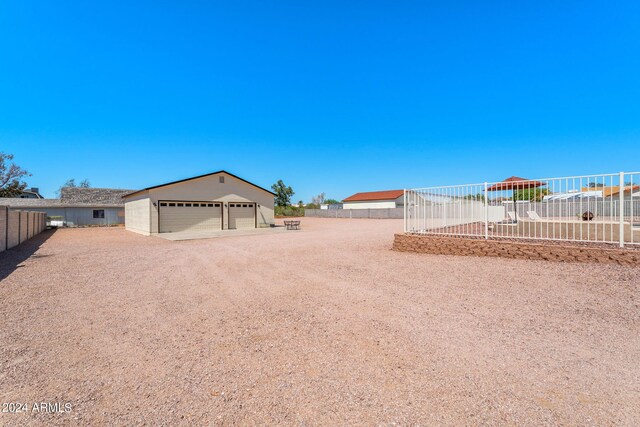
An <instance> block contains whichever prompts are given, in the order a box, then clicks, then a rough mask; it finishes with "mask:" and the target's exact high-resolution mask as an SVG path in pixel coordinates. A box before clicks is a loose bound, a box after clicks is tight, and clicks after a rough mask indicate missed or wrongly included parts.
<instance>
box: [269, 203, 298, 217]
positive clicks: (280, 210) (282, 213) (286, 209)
mask: <svg viewBox="0 0 640 427" xmlns="http://www.w3.org/2000/svg"><path fill="white" fill-rule="evenodd" d="M275 216H276V218H282V217H288V216H304V208H303V207H298V206H276V207H275Z"/></svg>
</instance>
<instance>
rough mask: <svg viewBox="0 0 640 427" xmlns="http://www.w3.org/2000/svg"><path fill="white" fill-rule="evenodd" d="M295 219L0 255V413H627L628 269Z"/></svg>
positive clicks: (585, 416)
mask: <svg viewBox="0 0 640 427" xmlns="http://www.w3.org/2000/svg"><path fill="white" fill-rule="evenodd" d="M302 227H303V230H302V231H291V232H284V233H277V234H270V235H257V236H239V237H224V238H216V239H209V240H195V241H184V242H170V241H166V240H163V239H159V238H154V237H143V236H139V235H136V234H133V233H129V232H126V231H125V230H123V229H120V228H88V229H65V230H58V231H55V232H45V233H44V235H42V236H38V237H36V238H34V239H32V241H30V242H29V243H26V244H24V245H22V246H21V247H19V248H16V249H13V250H10V251H8V252H4V253H2V254H0V278H1V279H2V280H1V282H0V300H1V301H2V304H1V306H0V364H1V370H0V401H1V402H22V403H27V404H28V405H29V411H27V412H26V413H19V414H12V413H0V425H24V424H26V425H30V424H31V425H40V424H43V423H47V424H53V425H76V424H81V425H91V426H95V425H101V424H111V425H127V426H128V425H139V424H150V425H180V424H196V425H213V424H223V425H226V424H237V425H246V424H256V423H264V424H297V425H336V424H340V425H345V424H351V425H353V424H355V425H370V424H384V425H389V424H393V423H397V424H402V425H406V424H422V425H434V424H449V425H452V424H454V425H469V424H492V425H497V424H520V425H540V424H547V425H549V424H564V425H629V426H633V425H640V271H639V270H638V269H633V268H625V267H620V266H612V265H595V264H594V265H591V264H563V263H547V262H533V261H519V260H507V259H500V258H471V257H447V256H432V255H419V254H410V253H397V252H392V251H391V250H390V248H391V244H392V241H393V234H394V233H395V232H399V231H400V230H401V229H402V221H401V220H366V219H365V220H348V219H344V220H341V219H320V218H305V219H303V220H302ZM38 245H40V246H39V248H38ZM36 249H37V250H36ZM34 251H35V252H34ZM34 402H60V403H61V404H62V405H64V403H71V405H72V409H71V411H70V412H67V413H54V414H47V413H43V412H33V411H32V410H31V409H32V408H31V405H32V404H33V403H34Z"/></svg>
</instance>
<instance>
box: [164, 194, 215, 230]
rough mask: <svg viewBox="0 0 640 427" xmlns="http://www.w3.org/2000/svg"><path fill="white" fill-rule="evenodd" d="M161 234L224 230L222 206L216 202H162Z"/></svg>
mask: <svg viewBox="0 0 640 427" xmlns="http://www.w3.org/2000/svg"><path fill="white" fill-rule="evenodd" d="M158 212H159V215H160V233H171V232H176V231H212V230H221V229H222V204H221V203H215V202H213V203H212V202H187V201H181V202H176V201H172V202H169V201H166V202H162V201H161V202H160V210H159V211H158Z"/></svg>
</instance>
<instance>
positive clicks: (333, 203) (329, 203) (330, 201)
mask: <svg viewBox="0 0 640 427" xmlns="http://www.w3.org/2000/svg"><path fill="white" fill-rule="evenodd" d="M324 202H325V203H326V204H327V205H339V204H340V202H339V201H337V200H336V199H327V200H325V201H324Z"/></svg>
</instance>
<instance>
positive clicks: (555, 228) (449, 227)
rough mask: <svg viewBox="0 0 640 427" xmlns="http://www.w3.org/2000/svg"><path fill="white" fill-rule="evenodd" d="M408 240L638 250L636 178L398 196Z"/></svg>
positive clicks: (639, 180)
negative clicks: (420, 237) (582, 245)
mask: <svg viewBox="0 0 640 427" xmlns="http://www.w3.org/2000/svg"><path fill="white" fill-rule="evenodd" d="M404 231H405V233H415V234H436V235H447V236H472V237H483V238H485V239H491V238H513V239H535V240H562V241H579V242H597V243H615V244H618V245H619V246H620V247H624V246H625V245H638V244H640V172H631V173H629V172H620V173H615V174H600V175H584V176H572V177H562V178H544V179H526V180H523V179H519V178H515V177H513V178H510V179H508V180H505V181H501V182H483V183H480V184H465V185H453V186H445V187H431V188H415V189H410V190H405V207H404Z"/></svg>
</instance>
